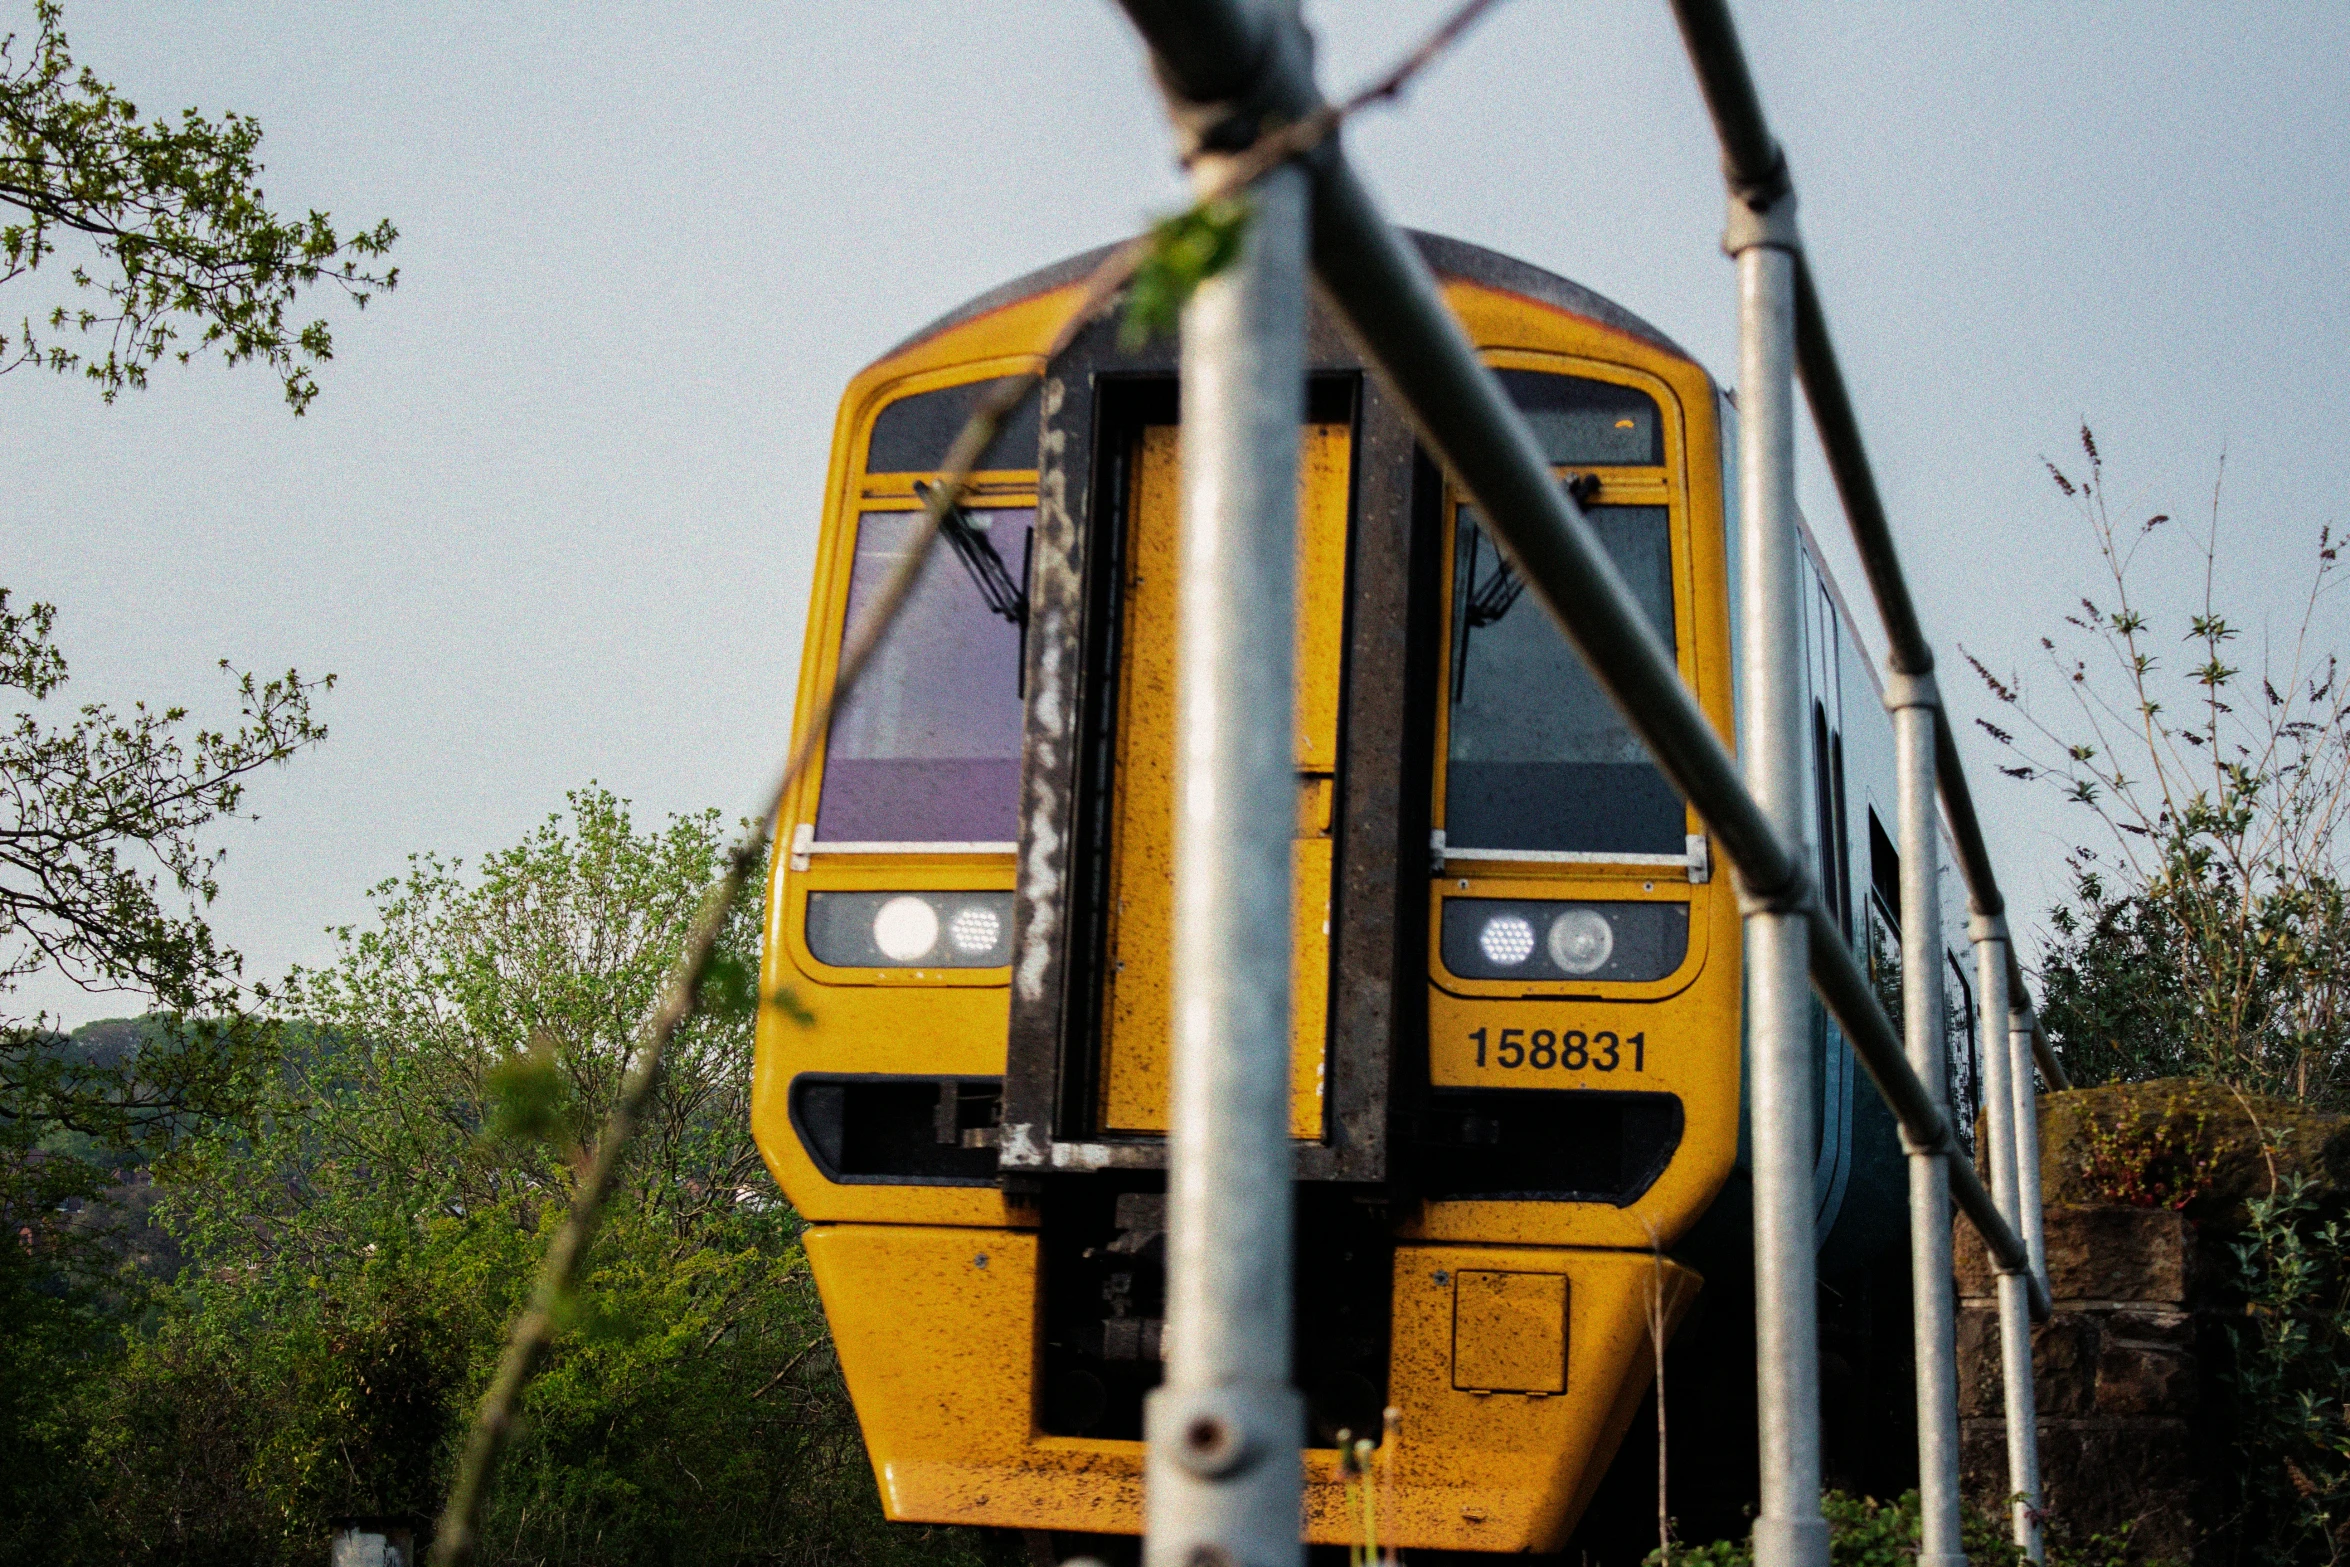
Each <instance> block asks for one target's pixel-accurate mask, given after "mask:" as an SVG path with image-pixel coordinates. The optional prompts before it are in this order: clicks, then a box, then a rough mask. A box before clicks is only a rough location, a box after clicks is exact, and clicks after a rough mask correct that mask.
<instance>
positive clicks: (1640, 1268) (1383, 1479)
mask: <svg viewBox="0 0 2350 1567" xmlns="http://www.w3.org/2000/svg"><path fill="white" fill-rule="evenodd" d="M806 1244H807V1250H808V1256H809V1259H810V1262H811V1263H812V1265H813V1266H814V1268H815V1272H816V1282H817V1285H818V1288H819V1289H820V1290H821V1291H822V1294H823V1297H824V1308H825V1313H826V1315H827V1316H828V1317H829V1318H830V1319H831V1322H832V1330H833V1334H834V1338H835V1341H836V1342H837V1344H838V1345H839V1350H840V1358H841V1365H842V1369H843V1371H844V1372H845V1373H846V1375H847V1378H848V1383H849V1391H850V1393H851V1395H852V1396H853V1398H854V1399H855V1402H856V1408H857V1414H858V1418H859V1420H860V1421H861V1422H862V1424H863V1426H864V1432H865V1441H866V1446H867V1448H868V1450H869V1451H870V1453H871V1455H872V1460H873V1468H874V1474H875V1477H876V1479H877V1480H878V1481H879V1482H880V1487H881V1495H882V1502H883V1506H884V1508H885V1510H886V1511H887V1512H888V1514H889V1516H890V1517H892V1518H894V1519H899V1520H902V1521H909V1522H924V1523H961V1524H990V1525H998V1526H1006V1527H1014V1528H1026V1529H1055V1530H1070V1531H1076V1532H1085V1533H1110V1534H1115V1533H1128V1534H1131V1533H1136V1532H1138V1531H1139V1530H1140V1529H1141V1526H1142V1444H1141V1443H1139V1442H1128V1441H1104V1440H1096V1439H1091V1438H1084V1437H1063V1436H1047V1435H1043V1434H1041V1433H1040V1432H1039V1430H1038V1419H1037V1409H1038V1388H1037V1383H1038V1380H1039V1367H1040V1364H1041V1361H1042V1354H1041V1350H1042V1345H1041V1332H1042V1325H1043V1313H1042V1310H1041V1306H1040V1302H1041V1299H1042V1294H1041V1282H1042V1281H1041V1278H1040V1274H1039V1257H1040V1249H1039V1246H1038V1242H1037V1237H1036V1235H1035V1234H1034V1233H1032V1232H1026V1231H1008V1230H982V1229H948V1228H939V1227H926V1226H915V1225H829V1226H819V1227H815V1228H811V1229H810V1230H809V1231H808V1232H807V1238H806ZM1700 1283H1701V1281H1700V1280H1699V1278H1698V1276H1697V1275H1696V1274H1695V1273H1693V1272H1691V1271H1690V1270H1688V1269H1686V1268H1683V1267H1681V1266H1679V1265H1677V1264H1675V1263H1673V1262H1671V1261H1669V1260H1665V1259H1662V1258H1656V1257H1652V1256H1650V1255H1647V1254H1645V1253H1640V1252H1621V1251H1596V1250H1564V1249H1536V1248H1519V1247H1477V1246H1421V1245H1406V1246H1400V1247H1398V1248H1397V1250H1396V1254H1395V1266H1394V1270H1393V1274H1392V1281H1391V1287H1392V1291H1393V1312H1394V1317H1393V1322H1394V1337H1393V1341H1392V1342H1393V1348H1392V1350H1391V1357H1392V1358H1391V1362H1390V1367H1389V1377H1388V1385H1389V1397H1390V1400H1391V1401H1392V1402H1393V1403H1394V1405H1395V1406H1396V1408H1397V1410H1398V1411H1399V1412H1400V1417H1401V1418H1400V1424H1399V1426H1398V1433H1397V1438H1396V1440H1395V1442H1394V1443H1393V1445H1392V1450H1385V1451H1382V1452H1381V1453H1379V1454H1378V1455H1377V1456H1376V1457H1375V1458H1374V1460H1373V1464H1372V1471H1371V1476H1370V1483H1371V1484H1373V1485H1374V1486H1376V1487H1377V1488H1378V1491H1379V1495H1378V1497H1377V1500H1376V1511H1377V1517H1378V1518H1379V1520H1380V1523H1379V1529H1380V1535H1381V1539H1380V1542H1379V1543H1380V1544H1382V1545H1398V1546H1402V1547H1404V1548H1405V1549H1414V1548H1417V1549H1454V1550H1461V1549H1466V1550H1485V1551H1528V1550H1536V1551H1539V1550H1550V1549H1555V1548H1556V1547H1557V1546H1558V1545H1559V1544H1561V1543H1562V1542H1563V1541H1564V1540H1565V1538H1566V1535H1567V1533H1568V1531H1569V1530H1570V1529H1571V1528H1572V1527H1573V1525H1574V1522H1575V1519H1576V1518H1577V1517H1578V1516H1580V1514H1581V1512H1582V1509H1583V1506H1584V1504H1585V1503H1586V1502H1587V1501H1588V1499H1589V1497H1590V1493H1591V1492H1592V1490H1593V1489H1594V1488H1596V1486H1597V1485H1598V1482H1599V1478H1600V1476H1601V1474H1602V1473H1604V1472H1605V1470H1606V1468H1607V1464H1608V1460H1609V1459H1610V1458H1611V1457H1612V1456H1613V1455H1614V1452H1615V1448H1616V1444H1617V1442H1618V1441H1619V1440H1620V1439H1621V1438H1622V1436H1623V1434H1624V1430H1625V1428H1626V1426H1627V1425H1628V1424H1629V1423H1630V1421H1631V1419H1632V1416H1633V1414H1634V1412H1635V1411H1636V1410H1637V1409H1638V1407H1639V1404H1640V1399H1641V1396H1642V1394H1643V1393H1644V1392H1645V1391H1646V1388H1647V1385H1648V1380H1649V1368H1650V1367H1652V1366H1653V1365H1654V1359H1655V1357H1654V1350H1653V1347H1652V1344H1651V1340H1650V1337H1649V1333H1650V1328H1649V1307H1650V1303H1651V1302H1652V1301H1656V1300H1658V1299H1659V1297H1660V1296H1661V1303H1662V1306H1663V1323H1664V1329H1665V1331H1666V1332H1667V1333H1668V1334H1669V1333H1670V1332H1671V1331H1672V1328H1673V1325H1674V1324H1675V1323H1676V1322H1678V1321H1679V1319H1680V1316H1681V1314H1682V1312H1683V1311H1684V1310H1686V1309H1687V1307H1688V1305H1689V1303H1690V1302H1691V1301H1692V1300H1694V1299H1695V1298H1696V1295H1697V1291H1698V1289H1699V1287H1700ZM1305 1460H1306V1517H1305V1530H1304V1534H1305V1538H1306V1539H1307V1540H1308V1541H1310V1542H1312V1543H1315V1544H1330V1545H1335V1544H1347V1543H1356V1542H1359V1541H1360V1539H1361V1531H1362V1523H1361V1520H1362V1517H1363V1509H1362V1506H1361V1502H1360V1499H1359V1497H1354V1498H1350V1496H1349V1494H1348V1485H1347V1481H1346V1479H1345V1477H1344V1476H1342V1475H1341V1473H1340V1471H1339V1465H1338V1454H1337V1451H1336V1450H1335V1449H1334V1448H1308V1449H1306V1453H1305Z"/></svg>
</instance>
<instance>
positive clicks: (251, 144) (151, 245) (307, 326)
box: [0, 0, 399, 414]
mask: <svg viewBox="0 0 2350 1567" xmlns="http://www.w3.org/2000/svg"><path fill="white" fill-rule="evenodd" d="M62 15H63V11H62V7H61V5H60V4H59V0H34V5H33V16H34V21H35V24H36V31H35V33H34V36H33V37H32V38H31V39H30V40H29V42H28V41H24V40H20V39H19V37H18V36H17V35H16V34H14V33H10V34H8V35H7V36H6V37H5V38H0V206H5V207H8V208H12V209H13V210H14V212H15V214H16V216H15V218H14V220H13V221H10V222H7V223H4V224H0V283H10V282H15V281H17V280H19V279H27V278H32V277H35V276H39V277H54V276H56V272H55V269H54V267H52V268H51V270H50V271H48V272H43V271H42V270H41V268H42V265H43V263H44V262H48V261H50V260H51V258H53V257H59V251H58V243H59V241H60V239H64V240H66V241H67V242H69V243H72V244H74V245H75V246H76V248H77V249H78V250H80V251H82V252H84V255H83V258H82V259H81V260H80V261H78V262H76V263H75V264H74V265H72V266H71V267H70V268H69V269H68V270H67V271H66V272H65V274H64V277H65V280H66V281H67V282H69V283H70V284H71V285H72V288H73V290H74V292H73V293H72V294H70V295H68V296H67V300H65V301H60V302H58V303H55V304H52V305H51V306H50V307H49V309H48V311H47V313H46V314H45V315H41V316H39V317H37V318H36V317H35V316H33V315H27V316H25V317H23V318H22V324H21V325H20V326H19V328H18V329H17V332H16V335H15V336H14V337H13V338H11V337H9V336H7V335H6V334H0V373H5V372H6V371H8V370H12V369H16V368H19V367H21V366H24V365H28V364H30V365H45V366H47V367H48V368H49V369H51V370H55V371H57V372H59V373H61V374H63V373H69V372H72V371H76V370H78V371H80V372H81V373H82V374H83V375H84V376H86V377H87V378H88V379H89V380H91V381H92V382H94V383H95V384H96V385H97V386H98V387H99V389H100V395H101V396H102V397H104V398H105V400H106V401H108V402H112V401H113V400H114V398H115V397H116V395H117V394H119V393H120V392H121V391H122V389H123V388H124V387H126V386H127V387H133V388H138V387H144V386H145V385H146V384H147V372H148V369H149V367H151V366H153V365H155V364H157V363H160V362H161V361H162V360H163V359H164V358H165V356H167V355H168V356H170V357H172V358H174V359H177V360H178V361H179V362H181V363H183V364H185V363H186V362H187V361H188V360H189V359H191V358H193V357H194V355H195V354H196V352H197V351H198V350H199V349H209V348H218V349H219V350H220V352H221V355H222V357H223V358H224V359H225V360H226V361H227V362H228V363H229V364H231V365H236V364H242V363H245V362H247V361H249V360H257V361H259V362H260V363H262V364H265V365H267V366H268V367H269V368H270V370H271V372H272V373H274V374H275V375H276V376H277V377H278V379H279V381H280V382H281V383H282V385H283V386H284V388H285V397H286V402H287V404H288V406H290V407H291V408H292V409H293V411H294V412H295V413H297V414H299V413H301V412H302V411H303V410H305V409H307V408H308V407H309V406H310V402H311V399H313V398H315V397H316V396H317V395H318V383H317V380H316V377H315V375H314V371H315V368H316V367H317V366H318V365H320V364H322V363H324V362H325V361H327V360H329V359H331V358H333V357H334V336H333V333H332V332H331V331H330V330H329V328H328V326H327V324H326V322H325V321H324V320H313V321H310V322H307V323H302V322H298V321H295V320H292V319H290V318H289V316H288V312H289V311H290V310H291V309H292V308H293V307H294V305H295V303H296V301H297V300H298V299H299V298H300V297H301V295H302V293H303V291H304V290H305V289H309V288H312V287H315V286H317V285H321V284H324V285H326V286H327V287H329V288H332V289H335V290H338V291H339V292H341V293H342V294H343V295H344V296H345V297H346V298H348V299H349V300H350V301H351V302H352V304H353V305H354V306H355V307H358V308H365V306H366V304H367V302H368V300H369V299H370V298H371V297H372V296H373V295H374V294H376V293H377V292H379V291H389V290H390V289H392V288H393V287H394V286H396V285H397V283H398V282H399V269H398V268H396V267H392V268H385V267H382V266H381V262H382V258H383V257H384V256H385V255H386V254H387V253H388V252H389V250H390V249H391V246H392V242H393V241H394V240H395V239H397V238H398V237H399V231H398V230H397V229H395V228H394V227H393V226H392V224H391V223H390V222H389V221H388V220H386V221H382V222H379V223H377V224H376V225H375V226H374V227H373V228H365V229H358V230H355V231H352V232H350V233H342V232H338V231H337V229H336V228H335V225H334V222H333V219H332V218H331V217H330V216H329V215H328V214H326V213H324V212H319V211H316V210H313V211H311V212H310V213H308V214H307V215H306V216H303V217H298V218H297V217H281V216H279V215H277V214H276V213H273V212H271V211H270V210H269V207H268V205H267V198H266V196H265V195H264V194H263V192H262V190H261V187H260V186H259V184H258V183H256V182H257V181H258V180H259V178H260V175H261V172H262V166H261V163H260V160H259V158H258V157H257V156H256V154H257V153H258V152H259V150H260V145H261V126H260V124H259V122H257V121H256V120H254V119H253V118H252V117H251V116H249V115H241V114H234V113H230V114H224V115H222V116H221V117H220V119H219V120H218V121H217V122H216V121H213V120H209V119H206V118H205V117H204V116H203V115H201V114H199V113H197V112H196V111H195V110H194V109H189V110H186V111H184V112H183V113H182V114H181V115H180V118H179V120H178V121H177V122H176V123H174V122H172V121H170V120H165V119H160V118H158V119H155V120H152V121H148V122H144V123H142V121H141V120H140V117H139V111H138V109H137V107H136V106H135V105H134V104H132V103H131V102H130V101H129V100H127V99H125V98H123V97H122V96H121V95H120V94H119V93H117V92H116V91H115V90H114V89H113V88H112V87H111V86H109V85H108V84H107V83H105V82H103V81H101V80H100V79H99V78H98V77H97V76H96V75H94V74H93V73H92V72H91V71H90V70H89V69H88V68H87V67H85V66H78V65H76V64H75V62H74V60H73V56H72V53H71V51H70V49H69V48H68V46H67V42H66V37H65V33H64V30H63V28H62V25H61V19H62ZM60 259H62V258H60ZM36 320H37V321H38V324H37V325H36ZM190 333H192V334H193V335H192V337H191V336H184V335H183V334H190ZM69 334H71V335H69ZM85 345H86V346H85Z"/></svg>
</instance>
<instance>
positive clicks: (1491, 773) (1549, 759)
mask: <svg viewBox="0 0 2350 1567" xmlns="http://www.w3.org/2000/svg"><path fill="white" fill-rule="evenodd" d="M1541 379H1545V380H1551V381H1564V380H1567V379H1568V378H1567V377H1564V376H1547V377H1542V378H1541ZM1633 395H1635V396H1637V395H1638V394H1633ZM1585 515H1586V516H1588V517H1589V518H1590V519H1591V525H1592V527H1593V528H1594V529H1595V530H1597V532H1598V534H1599V536H1600V540H1601V542H1602V543H1604V544H1605V545H1606V547H1607V551H1608V554H1609V555H1610V557H1612V558H1613V559H1614V561H1615V563H1616V569H1617V570H1618V571H1620V572H1622V573H1623V576H1624V580H1625V582H1626V583H1627V584H1628V585H1629V586H1630V587H1631V589H1632V594H1633V597H1634V598H1635V599H1637V600H1638V601H1639V604H1640V607H1641V609H1642V610H1643V611H1645V612H1646V613H1647V615H1648V622H1649V624H1650V625H1651V626H1653V627H1654V628H1655V629H1656V632H1657V635H1658V636H1659V637H1661V638H1662V639H1663V640H1664V642H1665V645H1666V646H1667V647H1671V646H1673V645H1674V636H1675V633H1674V624H1673V543H1672V528H1671V526H1670V515H1669V512H1668V510H1667V508H1665V507H1663V506H1593V507H1590V508H1588V509H1587V510H1586V512H1585ZM1453 563H1454V564H1453V613H1452V692H1451V696H1452V706H1451V721H1450V724H1449V740H1448V743H1447V747H1446V751H1447V757H1446V762H1447V766H1446V775H1445V789H1444V798H1445V807H1444V816H1445V821H1444V831H1445V840H1446V843H1447V844H1448V846H1450V847H1451V848H1453V849H1509V850H1520V851H1524V850H1534V851H1538V852H1554V853H1584V854H1592V853H1599V854H1605V853H1621V854H1680V853H1682V852H1683V851H1684V849H1685V848H1686V846H1687V840H1686V836H1685V834H1686V820H1687V819H1686V817H1685V816H1684V815H1683V812H1682V806H1681V797H1680V796H1679V794H1677V793H1676V792H1675V791H1674V789H1673V786H1672V785H1671V784H1670V783H1668V782H1667V781H1666V780H1665V776H1664V774H1663V773H1661V772H1659V771H1658V770H1657V767H1656V764H1655V763H1654V762H1652V761H1650V760H1649V757H1648V752H1647V749H1646V748H1645V747H1644V746H1643V745H1642V744H1641V743H1640V740H1639V737H1638V736H1636V735H1634V734H1633V733H1632V730H1631V728H1630V726H1628V725H1627V724H1625V722H1624V720H1623V718H1622V717H1621V716H1620V715H1619V714H1618V713H1617V712H1616V709H1615V706H1614V704H1612V703H1611V702H1609V701H1608V699H1607V695H1606V693H1605V692H1603V691H1601V690H1600V688H1599V683H1598V682H1597V681H1596V680H1594V679H1593V678H1592V677H1591V673H1590V671H1589V670H1587V669H1586V668H1584V666H1583V656H1582V655H1581V654H1580V653H1578V652H1576V651H1575V649H1574V647H1573V646H1572V645H1571V644H1569V643H1568V641H1567V639H1566V638H1565V637H1564V636H1563V635H1561V634H1560V632H1559V629H1558V627H1557V626H1556V625H1554V624H1552V622H1551V619H1550V617H1549V616H1548V615H1546V614H1544V613H1543V612H1542V610H1541V608H1540V607H1539V606H1538V605H1536V604H1534V603H1532V602H1530V601H1528V600H1526V599H1525V598H1524V596H1523V589H1524V586H1525V584H1524V583H1523V582H1522V581H1521V580H1520V579H1519V577H1518V575H1517V573H1516V572H1514V571H1513V570H1511V568H1510V566H1509V564H1508V562H1506V561H1505V560H1504V559H1503V558H1502V556H1501V554H1500V552H1499V551H1497V550H1496V549H1495V548H1494V546H1493V542H1492V541H1491V540H1490V539H1488V538H1487V537H1486V536H1485V532H1484V529H1483V528H1482V527H1480V526H1479V525H1478V522H1477V519H1476V515H1475V513H1474V512H1473V511H1471V510H1470V508H1468V507H1466V506H1463V507H1461V508H1460V510H1459V512H1458V514H1457V532H1456V534H1455V538H1454V545H1453Z"/></svg>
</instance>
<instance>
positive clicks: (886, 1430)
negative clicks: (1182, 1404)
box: [806, 1224, 1142, 1533]
mask: <svg viewBox="0 0 2350 1567" xmlns="http://www.w3.org/2000/svg"><path fill="white" fill-rule="evenodd" d="M806 1245H807V1249H808V1261H809V1264H810V1266H811V1267H812V1268H813V1270H814V1272H815V1275H816V1287H817V1291H818V1293H819V1294H820V1295H821V1296H822V1297H823V1300H824V1315H825V1318H826V1320H827V1321H828V1322H829V1323H830V1324H831V1327H832V1336H833V1342H834V1344H835V1345H837V1346H838V1348H839V1351H840V1364H841V1371H842V1373H843V1375H844V1376H845V1377H846V1378H847V1380H848V1384H849V1397H850V1399H851V1400H852V1401H853V1402H854V1403H855V1404H856V1408H857V1423H858V1425H859V1426H861V1427H862V1428H863V1430H864V1435H865V1450H866V1453H867V1455H868V1456H869V1457H870V1458H871V1460H872V1463H873V1477H874V1479H875V1480H876V1481H877V1482H878V1483H879V1485H880V1487H881V1505H882V1510H883V1511H884V1512H886V1513H887V1514H888V1515H889V1516H890V1517H891V1518H894V1519H898V1520H901V1521H914V1522H922V1523H960V1524H984V1525H995V1526H998V1527H1005V1528H1029V1529H1071V1530H1085V1531H1108V1532H1117V1531H1123V1532H1126V1533H1133V1532H1134V1531H1135V1530H1136V1529H1138V1528H1139V1527H1140V1525H1141V1521H1142V1444H1141V1443H1140V1442H1086V1441H1079V1440H1076V1439H1073V1438H1057V1437H1040V1436H1037V1435H1036V1434H1035V1427H1034V1421H1033V1418H1032V1414H1031V1412H1032V1411H1033V1409H1034V1408H1035V1384H1036V1344H1037V1318H1038V1315H1039V1303H1038V1298H1037V1296H1038V1280H1037V1256H1036V1253H1037V1243H1036V1237H1035V1236H1034V1235H1026V1234H1011V1233H1006V1232H1004V1231H1000V1230H961V1229H935V1228H928V1227H923V1226H917V1225H906V1224H888V1225H876V1224H846V1225H822V1226H817V1227H814V1228H811V1229H809V1230H808V1231H807V1234H806Z"/></svg>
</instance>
